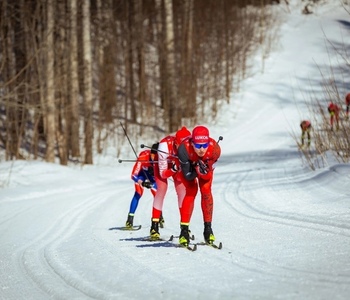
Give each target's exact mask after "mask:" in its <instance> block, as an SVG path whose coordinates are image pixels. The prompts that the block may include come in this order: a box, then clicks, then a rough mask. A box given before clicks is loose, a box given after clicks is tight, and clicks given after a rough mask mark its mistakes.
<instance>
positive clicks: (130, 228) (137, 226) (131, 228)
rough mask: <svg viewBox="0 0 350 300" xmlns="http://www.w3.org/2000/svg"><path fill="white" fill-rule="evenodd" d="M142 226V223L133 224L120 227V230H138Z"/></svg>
mask: <svg viewBox="0 0 350 300" xmlns="http://www.w3.org/2000/svg"><path fill="white" fill-rule="evenodd" d="M141 227H142V225H135V226H132V227H126V226H124V227H121V228H120V230H125V231H136V230H140V229H141Z"/></svg>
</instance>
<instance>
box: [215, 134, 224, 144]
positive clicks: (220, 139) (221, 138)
mask: <svg viewBox="0 0 350 300" xmlns="http://www.w3.org/2000/svg"><path fill="white" fill-rule="evenodd" d="M223 139H224V138H223V137H222V136H221V135H220V136H219V139H218V141H217V142H216V143H217V144H219V142H220V141H222V140H223Z"/></svg>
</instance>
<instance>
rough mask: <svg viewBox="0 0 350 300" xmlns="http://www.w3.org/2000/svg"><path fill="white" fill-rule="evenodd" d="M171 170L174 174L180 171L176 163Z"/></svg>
mask: <svg viewBox="0 0 350 300" xmlns="http://www.w3.org/2000/svg"><path fill="white" fill-rule="evenodd" d="M171 170H172V171H173V172H177V171H179V169H178V168H177V166H176V164H175V163H173V165H172V166H171Z"/></svg>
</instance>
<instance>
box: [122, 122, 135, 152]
mask: <svg viewBox="0 0 350 300" xmlns="http://www.w3.org/2000/svg"><path fill="white" fill-rule="evenodd" d="M120 126H121V127H122V128H123V130H124V134H125V136H126V138H127V139H128V141H129V144H130V146H131V148H132V151H134V154H135V156H136V158H137V154H136V151H135V149H134V146H133V145H132V144H131V141H130V139H129V137H128V134H127V133H126V130H125V128H124V126H123V124H122V122H120Z"/></svg>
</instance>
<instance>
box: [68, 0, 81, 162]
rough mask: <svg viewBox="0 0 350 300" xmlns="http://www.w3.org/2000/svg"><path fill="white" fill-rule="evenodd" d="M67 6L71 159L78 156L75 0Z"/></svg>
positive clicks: (76, 16) (69, 141) (69, 143)
mask: <svg viewBox="0 0 350 300" xmlns="http://www.w3.org/2000/svg"><path fill="white" fill-rule="evenodd" d="M68 5H69V24H70V30H69V41H70V50H69V71H68V74H69V75H68V78H69V79H68V81H69V85H68V86H69V93H68V99H69V100H68V101H69V105H68V107H69V112H70V116H68V120H69V121H68V122H67V130H68V145H69V149H70V150H71V155H72V156H73V157H79V156H80V145H79V76H78V38H77V35H78V30H77V18H78V13H77V0H70V1H68Z"/></svg>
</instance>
